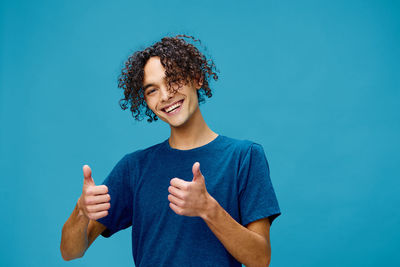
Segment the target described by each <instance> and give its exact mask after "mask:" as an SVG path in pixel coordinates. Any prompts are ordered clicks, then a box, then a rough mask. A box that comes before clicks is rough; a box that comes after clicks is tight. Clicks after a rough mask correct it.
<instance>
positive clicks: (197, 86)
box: [196, 77, 203, 90]
mask: <svg viewBox="0 0 400 267" xmlns="http://www.w3.org/2000/svg"><path fill="white" fill-rule="evenodd" d="M202 86H203V77H200V78H199V79H196V89H197V90H199V89H200V88H201V87H202Z"/></svg>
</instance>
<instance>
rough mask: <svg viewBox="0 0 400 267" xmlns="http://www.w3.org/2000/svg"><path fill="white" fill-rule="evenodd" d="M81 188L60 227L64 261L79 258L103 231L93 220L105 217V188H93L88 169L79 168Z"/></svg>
mask: <svg viewBox="0 0 400 267" xmlns="http://www.w3.org/2000/svg"><path fill="white" fill-rule="evenodd" d="M83 175H84V181H83V189H82V195H81V196H80V197H79V199H78V203H77V204H76V206H75V209H74V210H73V211H72V214H71V216H70V217H69V218H68V220H67V221H66V222H65V224H64V226H63V228H62V234H61V244H60V251H61V256H62V257H63V259H64V260H66V261H68V260H72V259H76V258H80V257H82V256H83V255H84V254H85V252H86V250H87V249H88V248H89V246H90V245H91V244H92V243H93V241H94V240H95V239H96V238H97V237H98V236H99V235H100V234H101V233H102V232H103V231H104V230H105V229H106V227H105V226H104V225H103V224H101V223H99V222H97V221H96V220H97V219H100V218H102V217H105V216H107V215H108V209H109V208H110V195H109V194H108V188H107V186H105V185H99V186H96V185H95V183H94V180H93V178H92V171H91V169H90V168H89V166H87V165H85V166H83Z"/></svg>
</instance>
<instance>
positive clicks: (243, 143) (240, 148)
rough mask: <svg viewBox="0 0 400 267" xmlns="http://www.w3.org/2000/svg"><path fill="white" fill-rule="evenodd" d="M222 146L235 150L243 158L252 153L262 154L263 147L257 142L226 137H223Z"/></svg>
mask: <svg viewBox="0 0 400 267" xmlns="http://www.w3.org/2000/svg"><path fill="white" fill-rule="evenodd" d="M223 139H224V142H223V143H224V144H225V146H226V149H228V150H235V151H237V152H239V153H240V154H241V155H243V156H245V155H247V154H249V153H251V152H252V151H254V152H256V153H257V152H264V149H263V146H262V145H261V144H259V143H257V142H254V141H252V140H248V139H237V138H232V137H228V136H223Z"/></svg>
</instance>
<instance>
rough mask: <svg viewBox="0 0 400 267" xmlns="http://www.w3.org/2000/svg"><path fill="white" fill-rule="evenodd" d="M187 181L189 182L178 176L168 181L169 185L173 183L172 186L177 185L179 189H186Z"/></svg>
mask: <svg viewBox="0 0 400 267" xmlns="http://www.w3.org/2000/svg"><path fill="white" fill-rule="evenodd" d="M188 183H189V182H186V181H184V180H182V179H179V178H172V179H171V181H170V184H171V185H173V186H175V187H177V188H179V189H182V190H187V188H188Z"/></svg>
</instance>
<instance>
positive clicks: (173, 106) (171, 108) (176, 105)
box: [165, 102, 182, 112]
mask: <svg viewBox="0 0 400 267" xmlns="http://www.w3.org/2000/svg"><path fill="white" fill-rule="evenodd" d="M181 104H182V103H181V102H179V103H176V104H175V105H172V106H170V107H169V108H168V109H165V111H166V112H171V111H172V110H173V109H175V108H177V107H179V106H180V105H181Z"/></svg>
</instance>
